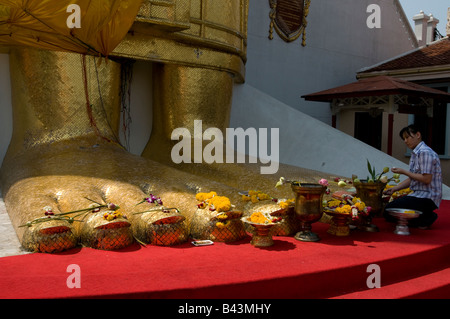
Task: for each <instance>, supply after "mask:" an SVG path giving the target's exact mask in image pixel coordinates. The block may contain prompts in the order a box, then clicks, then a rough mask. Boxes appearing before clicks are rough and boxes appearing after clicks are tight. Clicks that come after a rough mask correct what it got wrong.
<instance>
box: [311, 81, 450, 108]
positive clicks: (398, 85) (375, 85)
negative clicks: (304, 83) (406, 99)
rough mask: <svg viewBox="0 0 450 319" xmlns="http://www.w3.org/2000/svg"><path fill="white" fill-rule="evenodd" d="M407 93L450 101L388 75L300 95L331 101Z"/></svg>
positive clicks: (449, 97)
mask: <svg viewBox="0 0 450 319" xmlns="http://www.w3.org/2000/svg"><path fill="white" fill-rule="evenodd" d="M383 95H408V96H419V97H429V98H438V99H440V100H445V101H449V102H450V94H448V93H445V92H443V91H439V90H436V89H433V88H429V87H426V86H423V85H420V84H416V83H413V82H410V81H405V80H401V79H398V78H393V77H390V76H384V75H380V76H376V77H370V78H365V79H360V80H358V81H356V82H353V83H349V84H346V85H342V86H338V87H335V88H332V89H328V90H324V91H320V92H316V93H312V94H308V95H304V96H302V98H304V99H305V100H307V101H322V102H331V101H332V100H333V99H335V98H349V97H366V96H383Z"/></svg>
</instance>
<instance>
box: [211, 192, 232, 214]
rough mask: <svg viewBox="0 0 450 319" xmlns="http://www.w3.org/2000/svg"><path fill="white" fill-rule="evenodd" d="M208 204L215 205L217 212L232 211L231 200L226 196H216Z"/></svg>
mask: <svg viewBox="0 0 450 319" xmlns="http://www.w3.org/2000/svg"><path fill="white" fill-rule="evenodd" d="M208 202H209V204H211V205H214V208H215V209H216V211H217V212H227V211H229V210H230V209H231V202H230V199H229V198H228V197H225V196H214V197H212V198H211V199H209V200H208Z"/></svg>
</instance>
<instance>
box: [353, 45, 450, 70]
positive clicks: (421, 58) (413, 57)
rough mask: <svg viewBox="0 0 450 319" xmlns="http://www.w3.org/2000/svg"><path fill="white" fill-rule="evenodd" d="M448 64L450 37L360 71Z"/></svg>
mask: <svg viewBox="0 0 450 319" xmlns="http://www.w3.org/2000/svg"><path fill="white" fill-rule="evenodd" d="M448 64H450V38H449V37H446V38H443V39H441V40H438V41H435V42H432V43H430V44H428V45H426V46H424V47H421V48H418V49H415V50H414V51H411V52H409V53H406V54H403V55H402V56H400V57H397V58H393V59H390V60H388V61H386V62H382V63H380V64H378V65H376V66H374V67H370V68H368V69H365V70H363V71H361V72H359V73H369V72H379V71H390V70H401V69H412V68H423V67H433V66H439V65H448Z"/></svg>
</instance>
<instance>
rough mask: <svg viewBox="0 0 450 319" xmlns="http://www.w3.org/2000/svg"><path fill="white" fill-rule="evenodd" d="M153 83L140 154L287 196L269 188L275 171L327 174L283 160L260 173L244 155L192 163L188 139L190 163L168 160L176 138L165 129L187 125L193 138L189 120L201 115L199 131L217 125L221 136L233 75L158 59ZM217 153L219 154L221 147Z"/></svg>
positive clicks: (308, 176)
mask: <svg viewBox="0 0 450 319" xmlns="http://www.w3.org/2000/svg"><path fill="white" fill-rule="evenodd" d="M153 83H154V89H153V92H154V101H153V108H154V115H153V126H152V136H151V138H150V140H149V142H148V144H147V146H146V148H145V149H144V151H143V153H142V156H143V157H146V158H150V159H152V160H155V161H158V162H160V163H165V164H167V165H171V166H173V167H175V168H177V169H180V170H183V171H186V172H189V173H191V174H194V175H196V176H202V177H204V178H208V179H212V180H215V181H218V182H220V183H224V184H226V185H229V186H231V187H233V188H237V189H240V190H243V191H248V190H255V189H257V190H259V191H263V192H266V193H268V194H271V195H273V196H292V192H291V190H290V189H288V188H287V187H286V188H284V189H283V190H276V189H275V187H274V186H275V184H276V182H277V181H278V179H279V178H280V177H281V176H283V177H285V178H287V179H291V180H299V181H302V182H315V183H317V182H318V181H319V180H320V179H321V178H326V177H327V176H323V175H322V173H320V172H316V171H312V170H307V169H302V168H299V167H293V166H290V165H284V164H280V165H279V167H278V171H277V172H276V173H275V174H266V175H264V174H261V166H267V165H268V164H262V163H261V162H257V163H250V160H249V158H248V157H246V159H245V163H238V162H237V156H236V155H234V156H233V158H234V161H232V162H231V163H226V161H225V159H224V161H223V163H217V162H214V163H206V162H205V161H204V159H202V162H201V163H195V162H194V161H195V159H194V155H193V153H194V146H193V145H194V143H193V142H192V147H191V150H192V158H191V162H190V163H184V162H182V163H174V161H173V159H172V158H171V150H172V149H173V147H174V146H175V145H176V144H177V143H178V142H179V141H178V140H172V139H171V134H172V132H173V131H174V130H176V129H177V128H181V127H184V128H187V129H188V130H189V131H190V132H191V134H190V135H191V136H192V137H194V134H195V130H194V121H196V120H197V121H200V120H201V121H202V129H203V131H205V130H206V129H208V128H218V129H219V130H220V131H221V132H222V133H223V137H224V138H225V133H226V129H227V128H228V127H229V118H230V111H231V107H232V105H231V104H232V93H233V79H232V77H231V75H230V73H228V72H226V71H222V70H216V69H206V68H201V67H189V66H182V65H177V64H165V65H162V64H161V65H158V66H157V67H156V66H155V67H154V75H153ZM242 116H252V115H251V114H243V115H242ZM245 129H246V128H245ZM256 129H259V128H256ZM280 129H282V128H280ZM202 133H203V132H202ZM277 142H278V141H277ZM208 143H209V141H203V148H204V147H205V146H206V145H207V144H208ZM247 143H248V141H247ZM202 150H203V149H202ZM223 154H224V157H225V154H226V149H225V146H224V148H223ZM280 156H282V154H280Z"/></svg>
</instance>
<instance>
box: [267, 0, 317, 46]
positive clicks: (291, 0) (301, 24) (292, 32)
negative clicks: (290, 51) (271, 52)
mask: <svg viewBox="0 0 450 319" xmlns="http://www.w3.org/2000/svg"><path fill="white" fill-rule="evenodd" d="M269 4H270V9H271V10H270V14H269V17H270V30H269V39H270V40H272V39H273V29H275V31H276V32H277V33H278V35H279V36H280V37H281V38H282V39H283V40H284V41H286V42H292V41H294V40H296V39H297V38H299V37H300V35H302V45H303V46H305V45H306V25H307V24H308V22H307V21H306V17H307V16H308V14H309V6H310V4H311V0H269Z"/></svg>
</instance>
